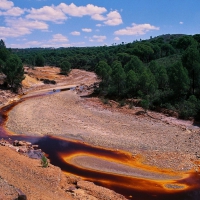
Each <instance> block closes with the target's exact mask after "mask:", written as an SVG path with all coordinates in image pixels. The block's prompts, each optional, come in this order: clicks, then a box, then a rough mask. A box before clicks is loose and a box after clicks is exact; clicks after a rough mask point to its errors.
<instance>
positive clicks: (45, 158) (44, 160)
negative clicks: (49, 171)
mask: <svg viewBox="0 0 200 200" xmlns="http://www.w3.org/2000/svg"><path fill="white" fill-rule="evenodd" d="M41 165H42V167H44V168H46V167H48V166H49V162H48V159H47V157H46V156H44V155H43V156H42V158H41Z"/></svg>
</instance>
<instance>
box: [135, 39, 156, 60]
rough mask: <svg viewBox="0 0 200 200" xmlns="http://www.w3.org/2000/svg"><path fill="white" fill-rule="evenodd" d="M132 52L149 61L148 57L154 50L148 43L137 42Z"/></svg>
mask: <svg viewBox="0 0 200 200" xmlns="http://www.w3.org/2000/svg"><path fill="white" fill-rule="evenodd" d="M132 52H133V54H135V55H136V56H138V57H139V58H140V59H141V60H142V61H143V62H149V60H150V57H151V56H152V55H153V53H154V51H153V49H152V48H151V46H149V45H148V44H142V43H141V42H140V43H137V44H136V45H134V48H133V51H132Z"/></svg>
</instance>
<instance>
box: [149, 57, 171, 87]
mask: <svg viewBox="0 0 200 200" xmlns="http://www.w3.org/2000/svg"><path fill="white" fill-rule="evenodd" d="M149 69H150V70H151V72H152V73H153V75H154V76H155V80H156V82H157V84H158V88H159V89H162V90H164V89H165V88H166V87H167V85H168V75H167V70H166V68H165V67H164V66H163V65H159V64H158V63H157V62H155V61H151V62H150V65H149Z"/></svg>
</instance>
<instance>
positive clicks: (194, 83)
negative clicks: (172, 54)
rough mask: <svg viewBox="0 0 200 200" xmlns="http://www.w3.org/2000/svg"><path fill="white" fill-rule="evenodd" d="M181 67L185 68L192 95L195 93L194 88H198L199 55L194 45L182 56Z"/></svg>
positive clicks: (199, 73)
mask: <svg viewBox="0 0 200 200" xmlns="http://www.w3.org/2000/svg"><path fill="white" fill-rule="evenodd" d="M182 63H183V66H184V67H186V68H187V70H188V73H189V77H190V80H191V81H190V87H191V88H192V94H194V93H195V88H198V87H199V86H200V82H199V79H200V53H199V51H198V49H197V46H196V45H192V46H190V47H188V48H187V50H186V51H185V52H184V54H183V56H182Z"/></svg>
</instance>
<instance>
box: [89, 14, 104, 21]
mask: <svg viewBox="0 0 200 200" xmlns="http://www.w3.org/2000/svg"><path fill="white" fill-rule="evenodd" d="M92 19H94V20H98V21H104V20H106V17H104V16H103V15H100V14H94V15H92Z"/></svg>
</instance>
